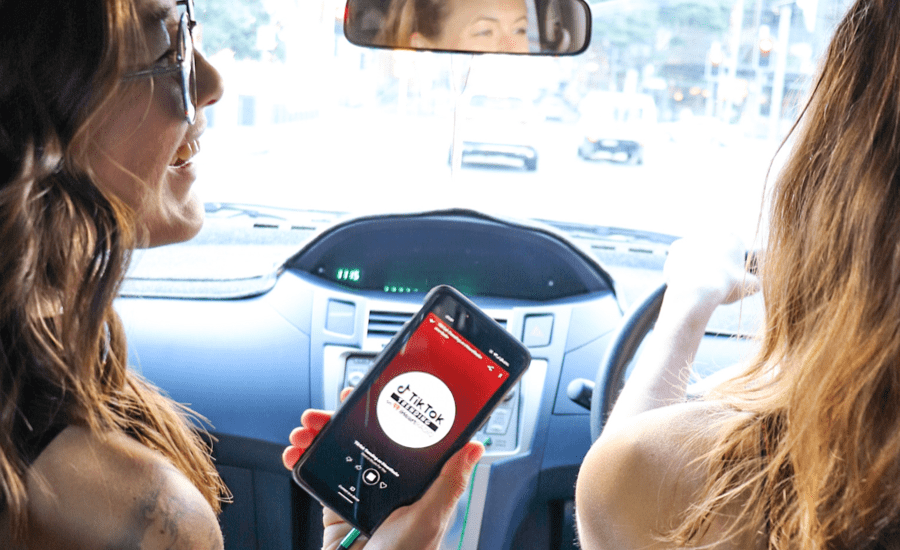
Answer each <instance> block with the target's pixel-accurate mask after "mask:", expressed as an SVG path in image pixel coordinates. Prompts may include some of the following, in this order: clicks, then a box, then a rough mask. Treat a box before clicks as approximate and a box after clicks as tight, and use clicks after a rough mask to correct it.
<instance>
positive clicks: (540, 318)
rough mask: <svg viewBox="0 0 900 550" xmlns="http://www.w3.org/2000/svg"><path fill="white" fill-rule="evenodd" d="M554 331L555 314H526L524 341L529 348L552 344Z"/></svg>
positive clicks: (523, 332)
mask: <svg viewBox="0 0 900 550" xmlns="http://www.w3.org/2000/svg"><path fill="white" fill-rule="evenodd" d="M552 333H553V315H551V314H541V315H526V316H525V328H524V329H523V331H522V343H523V344H525V345H526V346H528V347H529V348H537V347H541V346H548V345H550V335H551V334H552Z"/></svg>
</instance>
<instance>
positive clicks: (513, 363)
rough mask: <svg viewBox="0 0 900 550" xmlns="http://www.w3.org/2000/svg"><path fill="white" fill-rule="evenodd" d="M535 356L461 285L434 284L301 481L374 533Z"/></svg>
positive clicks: (300, 471)
mask: <svg viewBox="0 0 900 550" xmlns="http://www.w3.org/2000/svg"><path fill="white" fill-rule="evenodd" d="M530 362H531V355H530V354H529V353H528V350H527V349H526V348H525V346H523V345H522V344H521V343H520V342H519V341H518V340H516V338H514V337H513V336H512V335H511V334H510V333H508V332H507V331H506V330H505V329H504V328H503V327H501V326H500V325H499V324H497V323H496V322H495V321H494V320H493V319H491V318H490V317H488V316H487V315H486V314H485V313H484V312H482V311H481V310H479V309H478V307H477V306H475V304H473V303H472V302H471V301H469V300H468V299H467V298H466V297H464V296H463V295H462V294H460V293H459V292H458V291H456V290H455V289H453V288H451V287H449V286H439V287H436V288H434V289H432V290H431V291H430V292H429V293H428V295H427V296H426V297H425V303H424V306H423V307H422V309H421V310H419V312H418V313H416V314H415V315H414V316H413V318H412V319H410V320H409V322H407V323H406V324H405V325H404V326H403V328H402V329H401V330H400V331H399V332H398V333H397V335H396V336H394V338H393V339H392V340H391V341H390V343H389V344H388V345H387V346H385V348H384V350H382V352H381V353H380V354H379V355H378V356H377V357H376V358H375V359H374V361H373V363H372V366H371V368H370V370H369V372H368V373H366V375H365V376H364V377H363V379H362V380H360V382H359V384H358V385H357V387H356V389H355V390H353V392H352V393H351V394H350V396H349V397H348V398H347V399H346V401H345V402H344V403H343V404H342V405H341V406H340V408H339V409H338V410H337V412H336V413H335V414H334V416H333V417H332V418H331V420H330V421H329V422H328V424H326V425H325V427H324V429H322V431H321V432H319V434H318V435H317V436H316V438H315V439H314V440H313V442H312V444H311V445H310V447H309V448H308V449H307V450H306V452H304V453H303V455H302V456H301V457H300V460H299V461H298V462H297V464H296V465H295V466H294V471H293V477H294V481H296V482H297V483H298V484H299V485H300V486H301V487H303V488H304V489H305V490H306V491H307V492H309V493H310V494H311V495H312V496H313V497H314V498H316V499H317V500H318V501H319V502H321V503H322V504H323V505H324V506H327V507H329V508H331V509H332V510H334V511H335V512H337V513H338V514H339V515H340V516H341V517H343V518H344V519H345V520H346V521H347V522H348V523H350V524H351V525H353V526H354V527H356V528H357V529H359V530H360V531H361V532H362V533H364V534H366V535H371V534H372V533H373V532H374V531H375V530H376V529H377V528H378V526H379V525H380V524H381V523H382V522H383V521H384V520H385V519H386V518H387V517H388V516H389V515H390V514H391V512H393V511H394V510H396V509H397V508H400V507H401V506H405V505H408V504H411V503H413V502H415V501H416V500H417V499H418V498H419V497H420V496H421V495H422V494H423V493H424V492H425V491H426V490H427V489H428V487H429V486H430V485H431V483H432V482H433V481H434V480H435V478H437V476H438V474H439V473H440V471H441V468H442V466H443V465H444V463H445V462H446V461H447V460H448V459H449V458H450V457H451V456H452V455H453V453H455V452H456V451H458V450H459V449H461V448H462V447H463V446H464V445H465V444H466V442H467V441H469V440H470V439H471V438H472V437H473V436H474V435H475V432H477V431H478V429H479V427H480V426H481V425H482V424H483V423H484V422H485V421H486V420H487V419H488V417H489V416H490V414H491V411H493V409H494V407H495V406H496V405H497V404H498V403H499V402H500V401H501V400H502V399H503V396H504V395H505V394H506V393H507V392H508V391H509V390H510V389H511V388H512V387H513V386H514V385H515V384H516V382H518V381H519V379H520V378H521V377H522V374H524V372H525V369H527V368H528V365H529V363H530Z"/></svg>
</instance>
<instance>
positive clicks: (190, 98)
mask: <svg viewBox="0 0 900 550" xmlns="http://www.w3.org/2000/svg"><path fill="white" fill-rule="evenodd" d="M176 4H177V5H180V6H185V8H186V9H185V12H184V13H182V14H181V17H180V18H179V20H178V35H177V37H176V54H175V56H176V57H175V64H173V65H168V66H166V67H153V68H151V69H143V70H140V71H134V72H131V73H127V74H125V75H124V76H123V77H122V80H125V81H128V80H137V79H139V78H146V77H153V76H157V75H164V74H171V73H176V72H177V73H180V76H181V78H179V83H180V84H181V100H182V106H183V107H184V118H185V120H186V121H187V123H188V124H193V123H194V121H196V120H197V107H196V104H197V74H196V70H195V68H194V34H193V30H194V27H195V26H197V20H196V19H194V0H178V1H177V2H176Z"/></svg>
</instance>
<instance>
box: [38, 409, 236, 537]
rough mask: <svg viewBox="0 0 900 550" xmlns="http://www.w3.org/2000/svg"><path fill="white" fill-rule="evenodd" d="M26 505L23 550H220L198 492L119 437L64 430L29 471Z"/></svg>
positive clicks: (208, 511) (147, 452) (214, 525)
mask: <svg viewBox="0 0 900 550" xmlns="http://www.w3.org/2000/svg"><path fill="white" fill-rule="evenodd" d="M28 499H29V513H30V515H31V522H30V524H29V547H31V548H48V549H51V548H82V547H85V548H86V547H88V546H89V547H90V548H99V547H106V546H109V547H115V548H123V549H131V548H135V549H137V548H142V549H155V548H175V549H180V548H191V549H194V548H197V549H207V548H208V549H215V550H219V549H221V548H222V536H221V533H220V531H219V526H218V521H217V519H216V517H215V514H214V513H213V510H212V508H211V507H210V506H209V504H208V503H207V502H206V501H205V500H204V498H203V496H202V495H201V494H200V492H199V491H198V490H197V489H196V488H195V487H194V486H193V485H192V484H191V483H190V481H189V480H188V479H187V478H186V477H185V476H184V475H183V474H181V472H179V471H178V470H177V469H176V468H174V467H173V466H172V465H171V463H170V462H169V461H168V460H166V459H165V458H164V457H163V456H162V455H160V454H159V453H157V452H155V451H152V450H150V449H148V448H147V447H145V446H143V445H141V444H139V443H138V442H136V441H134V440H133V439H131V438H129V437H127V436H124V435H120V434H115V435H108V436H99V435H97V434H94V433H91V432H90V431H89V430H87V429H86V428H81V427H77V426H70V427H68V428H66V429H65V430H64V431H63V432H62V433H60V434H59V436H57V437H56V439H54V440H53V442H52V443H51V444H50V445H49V446H48V447H47V448H46V449H45V450H44V452H43V453H41V455H40V457H38V459H37V461H35V463H34V465H33V466H32V468H31V470H30V472H29V476H28ZM101 542H102V543H106V544H102V545H101V544H98V543H101Z"/></svg>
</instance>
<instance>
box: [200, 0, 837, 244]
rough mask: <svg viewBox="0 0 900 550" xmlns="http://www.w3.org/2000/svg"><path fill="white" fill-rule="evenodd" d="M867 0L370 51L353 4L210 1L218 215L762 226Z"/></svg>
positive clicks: (625, 8) (629, 16) (743, 8)
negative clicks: (565, 36) (514, 45)
mask: <svg viewBox="0 0 900 550" xmlns="http://www.w3.org/2000/svg"><path fill="white" fill-rule="evenodd" d="M847 4H848V1H847V0H795V1H789V2H785V1H783V0H657V1H650V0H633V1H632V0H629V1H623V0H611V1H608V2H600V1H595V2H591V3H590V6H591V10H592V12H593V19H592V35H591V44H590V46H589V48H588V49H587V51H585V52H584V53H583V54H580V55H576V56H571V57H565V56H561V57H528V56H516V55H498V54H491V55H471V54H458V53H457V54H448V53H426V52H413V51H392V50H388V49H366V48H361V47H358V46H355V45H352V44H350V43H349V42H348V41H347V40H346V39H345V37H344V35H343V26H342V18H343V15H344V9H345V6H344V2H343V1H342V0H198V1H197V9H198V20H199V21H200V22H201V26H200V27H199V28H198V30H197V31H195V32H197V36H196V38H195V40H196V42H197V45H198V48H199V49H200V50H201V51H203V52H205V55H206V56H207V57H208V58H209V59H210V60H211V62H212V63H213V64H214V65H215V66H216V67H217V68H218V70H219V71H220V73H221V74H222V76H223V78H224V80H225V89H226V93H225V96H224V97H223V98H222V99H221V101H220V102H219V103H217V104H216V105H215V106H213V107H210V108H208V109H207V118H208V121H209V124H208V130H207V131H206V133H205V135H204V136H203V140H202V141H203V152H202V154H201V155H199V156H198V157H197V159H196V162H197V164H198V165H199V169H200V171H199V174H200V176H199V179H198V182H197V184H196V187H195V189H196V191H197V193H198V194H199V195H200V197H201V198H202V200H203V201H204V202H206V203H207V204H208V208H207V211H208V217H209V214H210V213H211V214H213V215H215V214H216V213H221V212H223V211H225V210H227V211H228V212H230V215H240V214H242V213H243V214H246V213H248V212H256V210H253V208H257V207H266V206H269V207H277V208H279V209H285V208H287V209H298V210H306V211H317V212H342V213H359V214H371V213H385V212H408V211H420V210H430V209H443V208H450V207H465V208H471V209H475V210H479V211H482V212H485V213H488V214H493V215H500V216H513V217H517V218H535V219H541V220H553V221H560V222H576V223H584V224H591V225H598V226H612V227H624V228H633V229H639V230H645V231H655V232H661V233H666V234H669V235H673V236H682V235H686V234H690V233H696V232H710V231H715V232H722V231H733V232H737V233H739V234H740V235H743V236H744V237H745V238H747V239H748V240H749V239H752V237H753V236H754V234H755V232H756V227H757V223H758V218H759V213H760V206H761V199H762V195H761V192H762V190H763V185H764V183H765V180H766V176H767V172H768V171H769V168H770V164H771V162H772V159H773V157H774V155H775V153H776V151H777V150H778V146H779V144H780V142H781V140H782V139H783V138H784V136H785V135H786V133H787V131H788V130H789V128H790V127H791V124H792V123H793V121H794V119H795V117H796V116H797V115H798V113H799V110H800V108H801V107H802V103H803V100H804V98H805V97H806V94H807V92H808V89H809V86H810V84H811V82H812V79H813V76H814V73H815V70H816V67H817V63H818V58H819V56H820V55H821V52H822V50H823V47H824V46H825V45H826V43H827V40H828V39H829V37H830V34H831V32H832V30H833V27H834V25H835V24H836V22H837V20H838V18H839V17H840V16H841V15H842V14H843V11H844V10H845V9H846V7H847ZM775 171H777V163H776V166H775ZM775 171H773V174H774V173H775ZM236 205H239V206H237V207H236ZM248 205H251V207H252V208H250V209H248ZM223 209H224V210H223ZM205 231H207V229H204V232H205ZM201 238H202V235H201ZM217 238H218V237H217ZM286 246H288V245H286Z"/></svg>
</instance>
